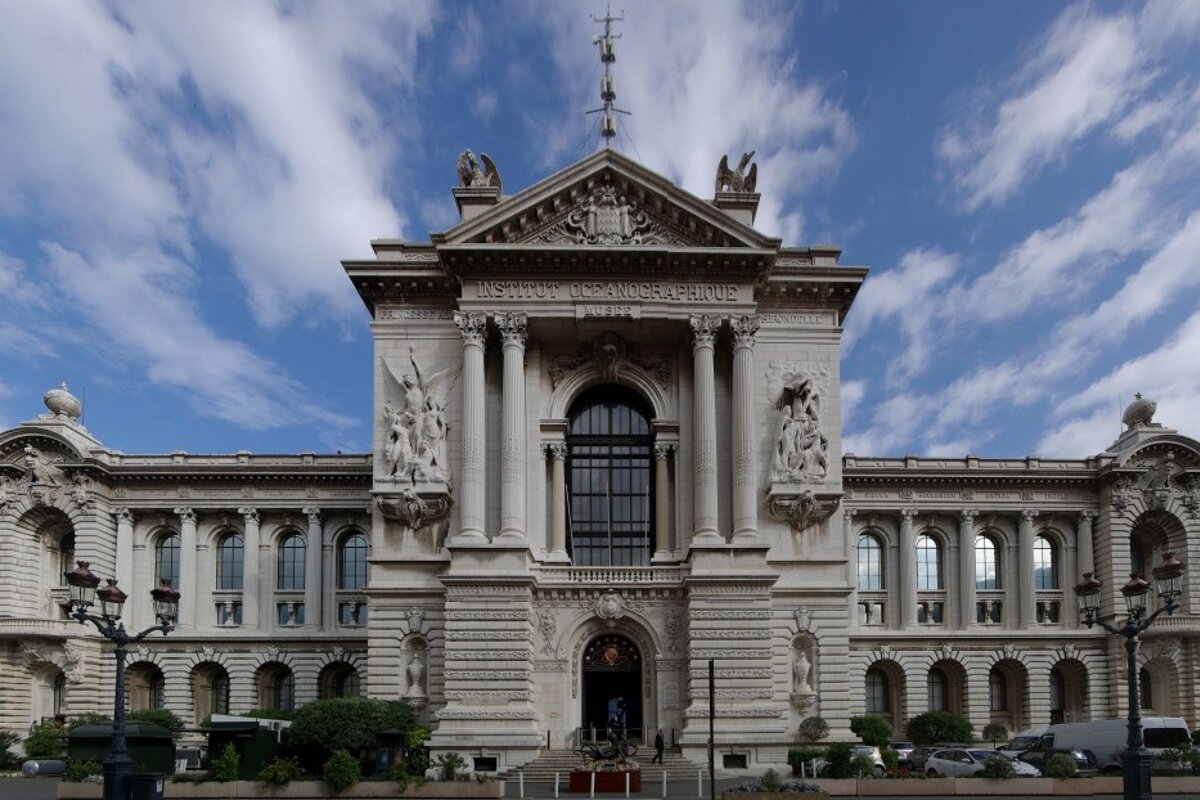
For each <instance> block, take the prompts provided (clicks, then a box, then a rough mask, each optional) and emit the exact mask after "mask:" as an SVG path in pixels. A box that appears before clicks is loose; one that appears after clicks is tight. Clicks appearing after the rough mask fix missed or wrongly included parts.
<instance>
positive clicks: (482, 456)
mask: <svg viewBox="0 0 1200 800" xmlns="http://www.w3.org/2000/svg"><path fill="white" fill-rule="evenodd" d="M454 324H455V325H457V326H458V329H459V331H461V332H462V337H463V466H462V478H461V481H462V486H461V489H462V491H461V492H460V494H459V509H460V511H459V533H458V536H459V537H461V538H464V539H475V540H485V539H487V533H486V532H485V531H486V529H485V527H484V524H485V518H484V512H485V508H486V505H487V491H486V486H485V483H484V482H485V480H486V477H487V475H486V455H487V441H486V438H485V437H486V430H485V428H486V424H487V423H486V417H485V415H484V406H485V402H486V400H487V398H486V396H485V392H486V380H487V378H486V376H485V375H484V372H483V342H484V338H485V337H486V335H487V317H486V316H485V315H484V314H483V313H482V312H479V311H470V312H461V311H456V312H454Z"/></svg>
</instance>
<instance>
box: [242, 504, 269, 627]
mask: <svg viewBox="0 0 1200 800" xmlns="http://www.w3.org/2000/svg"><path fill="white" fill-rule="evenodd" d="M237 511H238V513H239V514H241V515H242V520H243V522H244V523H245V536H244V538H243V545H244V550H243V552H244V553H245V563H244V564H243V569H242V624H243V625H245V626H247V627H250V628H253V627H256V626H257V625H258V624H259V620H262V621H263V622H264V623H265V622H266V621H267V620H269V619H271V616H270V612H266V613H265V614H264V613H263V606H264V605H265V602H266V601H268V600H269V597H264V595H269V594H270V593H269V591H268V588H269V587H262V586H259V575H260V574H261V569H260V566H259V565H260V564H261V563H262V562H261V556H262V553H261V552H260V551H259V544H260V541H261V536H260V535H259V524H258V509H257V508H239V509H238V510H237ZM268 566H270V565H268Z"/></svg>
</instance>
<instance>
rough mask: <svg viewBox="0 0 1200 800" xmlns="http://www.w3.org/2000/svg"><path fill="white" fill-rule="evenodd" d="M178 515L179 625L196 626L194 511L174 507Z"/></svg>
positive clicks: (197, 565) (197, 598)
mask: <svg viewBox="0 0 1200 800" xmlns="http://www.w3.org/2000/svg"><path fill="white" fill-rule="evenodd" d="M175 514H176V516H178V517H179V625H180V627H189V628H194V627H196V608H197V607H198V604H199V602H200V598H199V597H197V596H196V590H197V580H196V577H197V572H198V569H199V564H198V563H197V560H198V559H197V555H198V551H197V547H196V512H195V511H193V510H192V509H190V508H186V507H183V508H177V509H175Z"/></svg>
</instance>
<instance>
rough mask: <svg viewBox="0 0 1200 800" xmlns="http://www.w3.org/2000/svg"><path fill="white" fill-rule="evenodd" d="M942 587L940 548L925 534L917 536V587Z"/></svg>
mask: <svg viewBox="0 0 1200 800" xmlns="http://www.w3.org/2000/svg"><path fill="white" fill-rule="evenodd" d="M941 588H942V548H941V545H939V544H938V540H937V539H935V538H933V537H932V536H929V535H927V534H924V533H923V534H921V535H920V536H918V537H917V589H920V590H933V589H941Z"/></svg>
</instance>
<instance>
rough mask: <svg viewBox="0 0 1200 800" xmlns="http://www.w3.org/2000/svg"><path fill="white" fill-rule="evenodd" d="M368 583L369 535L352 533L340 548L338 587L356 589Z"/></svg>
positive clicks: (343, 540)
mask: <svg viewBox="0 0 1200 800" xmlns="http://www.w3.org/2000/svg"><path fill="white" fill-rule="evenodd" d="M366 585H367V537H366V536H364V535H363V534H361V533H352V534H350V535H349V536H347V537H345V538H344V539H342V544H341V546H340V547H339V548H338V588H339V589H345V590H349V591H354V590H358V589H361V588H363V587H364V586H366Z"/></svg>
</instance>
